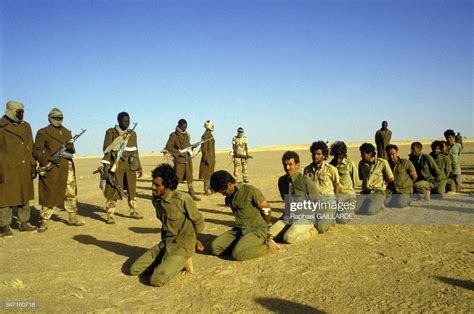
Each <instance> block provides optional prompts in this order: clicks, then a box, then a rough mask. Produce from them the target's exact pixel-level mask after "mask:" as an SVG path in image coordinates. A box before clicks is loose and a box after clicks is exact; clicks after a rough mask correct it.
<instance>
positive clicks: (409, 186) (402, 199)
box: [385, 158, 416, 208]
mask: <svg viewBox="0 0 474 314" xmlns="http://www.w3.org/2000/svg"><path fill="white" fill-rule="evenodd" d="M389 165H390V169H392V172H393V176H394V181H393V182H391V183H389V185H388V189H387V190H386V199H385V205H386V206H387V207H396V208H404V207H407V206H408V204H409V203H410V199H411V195H412V193H413V180H412V178H411V176H410V173H413V172H416V169H415V166H414V165H413V163H412V162H411V161H409V160H408V159H404V158H398V161H397V162H396V163H393V162H392V161H391V160H390V161H389Z"/></svg>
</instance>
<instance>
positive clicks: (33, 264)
mask: <svg viewBox="0 0 474 314" xmlns="http://www.w3.org/2000/svg"><path fill="white" fill-rule="evenodd" d="M427 147H428V146H427ZM282 149H284V148H282ZM298 152H299V153H300V156H301V158H302V165H306V164H308V163H309V161H310V156H309V152H308V149H307V148H304V149H303V150H298ZM282 153H283V151H282V150H280V151H279V150H269V151H267V152H265V151H256V152H254V153H253V154H254V159H253V160H251V161H250V165H249V173H250V181H251V184H253V185H255V186H257V187H258V188H260V189H261V190H262V191H263V193H264V195H265V196H266V198H267V199H268V200H269V201H270V203H271V205H272V206H273V208H274V216H275V217H279V216H280V214H281V211H282V208H283V207H284V204H283V203H282V202H281V200H280V197H279V194H278V189H277V186H276V181H277V178H278V177H279V176H280V175H282V172H283V171H282V168H281V162H280V158H281V155H282ZM407 154H408V146H407V145H403V146H401V147H400V155H401V156H406V155H407ZM349 157H351V158H352V159H353V160H356V161H358V160H359V157H358V152H357V148H355V147H354V148H350V154H349ZM199 159H200V156H198V157H197V158H196V159H195V167H194V168H195V169H194V170H195V173H196V174H197V171H198V164H199ZM162 161H163V157H162V155H156V156H146V157H143V158H142V164H143V166H144V172H145V173H146V174H149V173H150V171H151V169H152V168H153V167H155V166H156V165H157V164H158V163H160V162H162ZM97 166H98V159H94V158H84V159H77V160H76V167H77V169H78V184H79V201H80V203H79V213H80V215H81V216H83V217H84V220H85V222H86V224H87V225H86V226H84V227H70V226H67V225H66V224H65V221H66V219H67V213H66V212H64V211H60V212H57V213H56V216H54V218H53V219H54V221H53V222H52V223H51V226H50V229H49V230H48V231H47V232H46V233H43V234H39V233H32V234H23V233H19V232H18V231H17V230H14V231H13V232H14V237H13V238H12V239H0V244H1V248H2V249H1V251H0V266H1V274H0V302H1V304H0V311H2V312H14V311H20V310H22V308H21V307H20V306H26V307H27V309H26V310H28V311H40V312H52V311H54V312H65V311H68V312H78V311H81V312H82V311H87V312H118V311H120V312H131V311H133V312H136V311H139V312H144V311H146V312H151V311H159V312H183V311H184V312H206V313H207V312H216V313H217V312H236V311H237V312H257V311H258V312H261V311H264V312H272V311H273V312H318V311H322V312H353V311H355V312H365V311H372V312H375V311H376V312H378V311H390V312H394V311H397V312H399V311H402V312H407V311H429V312H431V311H443V312H448V311H449V312H470V311H472V310H473V309H474V302H473V296H474V293H473V290H474V281H473V280H474V272H473V265H474V258H473V257H474V255H473V253H474V245H473V241H472V239H473V236H474V225H473V216H474V215H473V212H474V199H473V196H472V192H473V191H474V143H467V144H466V146H465V149H464V155H463V159H462V167H463V172H464V190H463V192H464V193H463V194H462V195H449V196H448V197H447V199H445V200H440V201H436V200H434V201H432V202H431V203H430V204H423V205H422V206H419V207H409V208H406V209H402V210H396V209H391V208H387V209H385V210H384V211H382V212H381V213H380V214H379V215H377V216H376V217H364V216H358V217H356V221H355V222H354V223H353V224H349V225H338V226H336V227H335V228H333V229H332V230H331V231H330V232H328V233H326V234H323V235H318V236H316V237H314V238H312V239H310V240H308V241H306V242H303V243H299V244H293V245H282V248H281V250H280V251H278V252H277V253H272V254H268V255H266V256H264V257H261V258H258V259H255V260H250V261H245V262H236V261H231V260H228V259H226V258H219V257H214V256H211V255H209V252H208V251H207V250H206V252H205V253H204V254H197V255H196V256H195V257H194V266H195V273H194V274H192V275H179V276H178V277H177V278H175V279H174V280H173V281H172V282H171V283H170V284H169V285H168V286H166V287H163V288H155V287H151V286H149V285H148V284H147V281H146V279H145V280H144V279H139V278H137V277H132V276H129V274H128V271H129V267H130V265H131V263H132V262H133V261H134V260H135V259H136V258H137V257H138V256H140V254H142V253H143V252H145V250H146V249H148V248H150V247H151V246H153V245H154V244H155V243H157V242H159V241H160V222H159V221H158V220H157V219H156V218H155V214H154V209H153V207H152V205H151V202H150V199H151V192H150V180H151V179H150V176H149V175H148V176H146V178H144V179H140V181H139V184H138V193H139V194H138V196H139V198H138V204H139V209H140V212H141V213H142V214H143V215H144V216H145V219H143V220H134V219H130V218H128V210H127V206H126V202H124V201H122V202H120V203H119V206H118V213H117V217H116V221H117V224H116V225H107V224H105V213H104V211H103V210H102V208H101V207H102V206H103V205H104V199H103V196H102V194H101V192H100V190H99V189H98V177H97V176H93V175H92V171H93V170H94V169H95V168H97ZM216 169H227V170H229V171H230V170H231V169H232V164H231V159H230V157H229V156H228V155H227V154H226V153H220V154H218V156H217V167H216ZM195 188H196V190H197V191H200V192H201V191H202V182H196V183H195ZM179 189H181V190H183V189H185V186H184V185H180V186H179ZM202 198H203V200H202V201H200V202H198V207H199V208H200V211H201V212H202V213H203V214H204V216H205V219H206V223H207V226H206V229H205V231H204V234H203V235H202V236H201V239H202V240H203V241H204V242H205V244H209V243H210V241H212V239H213V238H215V237H216V236H217V235H219V234H221V233H222V232H224V231H226V230H227V229H229V228H230V227H231V226H232V224H233V216H232V214H231V211H230V209H229V208H226V207H225V206H224V204H223V197H222V196H221V195H217V194H214V195H212V196H208V197H205V196H202ZM32 205H33V206H34V207H36V208H37V207H38V205H37V201H36V200H35V201H34V202H33V203H32ZM37 221H38V216H37V214H36V210H35V209H34V210H33V218H32V222H33V223H37ZM15 280H16V282H14V281H15ZM16 301H24V302H33V303H23V304H14V303H12V302H16ZM6 302H8V303H6ZM7 306H15V307H14V308H8V309H7V308H6V307H7ZM32 306H34V307H33V308H32ZM24 310H25V309H24Z"/></svg>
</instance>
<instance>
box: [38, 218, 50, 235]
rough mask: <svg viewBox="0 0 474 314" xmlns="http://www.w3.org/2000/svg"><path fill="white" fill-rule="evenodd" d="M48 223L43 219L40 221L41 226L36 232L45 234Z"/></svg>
mask: <svg viewBox="0 0 474 314" xmlns="http://www.w3.org/2000/svg"><path fill="white" fill-rule="evenodd" d="M48 222H49V221H48V220H46V219H43V220H42V221H41V225H40V226H39V228H38V232H45V231H46V230H48Z"/></svg>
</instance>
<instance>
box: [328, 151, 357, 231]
mask: <svg viewBox="0 0 474 314" xmlns="http://www.w3.org/2000/svg"><path fill="white" fill-rule="evenodd" d="M331 165H333V166H334V167H336V169H337V172H338V174H339V186H340V187H341V191H340V192H339V194H338V195H336V196H337V201H338V202H343V203H347V202H351V203H354V204H355V203H356V198H357V197H356V192H355V189H354V187H355V186H356V185H357V184H358V182H359V170H358V169H357V166H356V165H355V163H354V162H353V161H352V160H350V159H348V158H344V159H342V161H341V162H340V163H339V164H337V160H336V159H333V160H332V161H331ZM353 211H354V209H351V207H348V208H345V207H344V209H342V210H339V211H338V217H336V222H337V223H348V222H349V221H350V218H346V217H347V216H348V215H346V214H353Z"/></svg>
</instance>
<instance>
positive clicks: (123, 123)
mask: <svg viewBox="0 0 474 314" xmlns="http://www.w3.org/2000/svg"><path fill="white" fill-rule="evenodd" d="M117 122H118V125H119V127H120V128H121V129H122V130H126V129H128V127H129V126H130V115H129V114H128V113H127V112H125V111H123V112H121V113H119V114H118V115H117Z"/></svg>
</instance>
